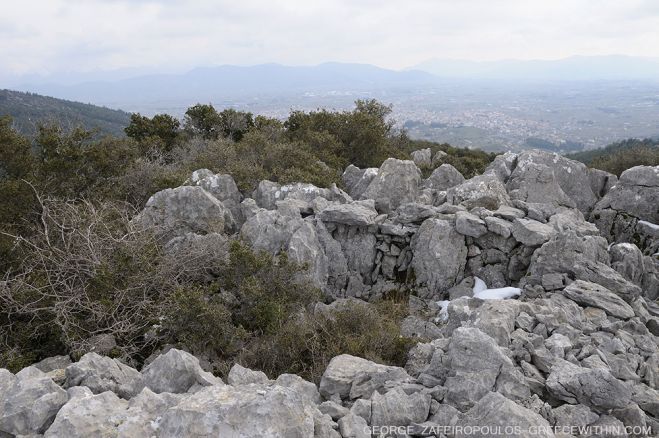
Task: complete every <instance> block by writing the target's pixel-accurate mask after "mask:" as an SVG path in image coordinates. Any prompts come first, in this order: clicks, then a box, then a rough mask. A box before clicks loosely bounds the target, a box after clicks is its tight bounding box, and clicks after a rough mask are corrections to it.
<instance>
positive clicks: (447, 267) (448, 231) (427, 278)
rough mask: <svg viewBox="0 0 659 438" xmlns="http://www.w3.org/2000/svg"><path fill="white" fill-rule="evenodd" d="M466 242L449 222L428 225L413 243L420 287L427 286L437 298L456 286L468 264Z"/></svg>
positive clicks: (422, 225) (414, 263)
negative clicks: (440, 293) (437, 295)
mask: <svg viewBox="0 0 659 438" xmlns="http://www.w3.org/2000/svg"><path fill="white" fill-rule="evenodd" d="M464 239H465V238H464V236H462V235H461V234H459V233H458V232H457V231H456V230H455V228H453V227H452V226H451V224H450V222H448V221H445V220H440V219H427V220H426V221H424V222H423V224H421V227H420V228H419V231H418V232H417V233H416V234H415V235H414V237H413V239H412V243H411V247H412V251H413V252H414V258H413V259H412V267H413V269H414V272H415V275H416V282H417V284H419V285H426V286H427V287H428V288H429V289H430V291H431V292H432V293H433V294H436V293H439V292H442V291H445V290H448V289H449V288H450V287H451V286H453V285H455V284H456V283H457V282H458V281H459V280H460V279H461V277H462V273H463V272H464V267H465V264H466V262H467V246H466V245H465V240H464Z"/></svg>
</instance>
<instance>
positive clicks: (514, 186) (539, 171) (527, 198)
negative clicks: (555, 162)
mask: <svg viewBox="0 0 659 438" xmlns="http://www.w3.org/2000/svg"><path fill="white" fill-rule="evenodd" d="M506 188H507V190H508V193H509V194H510V197H511V198H512V199H513V200H519V201H524V202H532V203H545V204H551V205H554V206H565V207H570V208H574V207H575V203H574V201H573V200H572V199H571V198H570V197H569V196H567V195H566V194H565V192H564V191H563V189H562V188H561V186H560V185H559V184H558V181H557V180H556V177H555V175H554V171H553V170H552V168H550V167H548V166H545V165H544V164H539V163H534V162H526V161H520V162H519V163H518V165H517V167H516V168H515V170H513V172H512V174H511V176H510V179H509V180H508V183H507V184H506Z"/></svg>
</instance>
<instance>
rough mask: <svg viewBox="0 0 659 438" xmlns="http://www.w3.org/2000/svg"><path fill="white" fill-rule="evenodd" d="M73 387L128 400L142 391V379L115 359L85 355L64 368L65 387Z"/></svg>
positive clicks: (137, 372) (140, 375)
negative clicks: (82, 387)
mask: <svg viewBox="0 0 659 438" xmlns="http://www.w3.org/2000/svg"><path fill="white" fill-rule="evenodd" d="M73 386H85V387H87V388H89V389H90V390H91V391H92V393H94V394H100V393H102V392H105V391H112V392H114V393H115V394H117V395H118V396H119V397H122V398H125V399H129V398H131V397H133V396H135V395H137V394H138V393H139V392H140V391H142V388H144V379H143V378H142V374H140V372H139V371H137V370H135V369H133V368H131V367H129V366H127V365H124V364H123V363H121V362H119V361H118V360H117V359H110V358H109V357H107V356H99V355H98V354H96V353H87V354H85V355H84V356H82V357H81V358H80V360H79V361H78V362H76V363H74V364H71V365H70V366H68V367H67V368H66V387H67V388H71V387H73Z"/></svg>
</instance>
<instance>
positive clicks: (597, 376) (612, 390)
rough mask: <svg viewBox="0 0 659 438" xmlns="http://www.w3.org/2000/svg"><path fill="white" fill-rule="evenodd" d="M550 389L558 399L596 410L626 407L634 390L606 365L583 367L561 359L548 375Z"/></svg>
mask: <svg viewBox="0 0 659 438" xmlns="http://www.w3.org/2000/svg"><path fill="white" fill-rule="evenodd" d="M547 389H548V390H549V392H550V393H551V394H552V395H553V396H554V397H556V398H557V399H559V400H563V401H566V402H568V403H571V404H577V403H581V404H584V405H586V406H589V407H591V408H593V409H595V410H596V411H599V412H605V411H607V410H609V409H617V408H624V407H627V406H628V405H629V403H630V401H631V397H632V391H631V389H630V387H629V386H627V385H625V384H624V383H623V382H621V381H620V380H618V379H616V378H615V377H613V375H611V373H610V372H609V371H608V370H606V369H603V368H582V367H579V366H577V365H574V364H572V363H570V362H567V361H563V360H562V361H559V362H558V363H557V364H555V365H554V366H553V367H552V368H551V373H550V374H549V377H547Z"/></svg>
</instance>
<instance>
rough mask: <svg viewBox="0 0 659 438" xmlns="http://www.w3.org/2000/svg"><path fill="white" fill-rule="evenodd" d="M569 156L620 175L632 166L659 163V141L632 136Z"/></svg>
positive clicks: (655, 164)
mask: <svg viewBox="0 0 659 438" xmlns="http://www.w3.org/2000/svg"><path fill="white" fill-rule="evenodd" d="M567 157H568V158H571V159H573V160H579V161H581V162H582V163H585V164H586V165H588V166H590V167H593V168H595V169H600V170H605V171H607V172H610V173H613V174H615V175H617V176H620V174H621V173H622V172H624V171H625V170H627V169H629V168H630V167H634V166H657V165H659V141H657V140H652V139H644V140H639V139H634V138H631V139H628V140H623V141H620V142H617V143H613V144H610V145H608V146H606V147H605V148H602V149H595V150H592V151H586V152H580V153H577V154H571V155H567Z"/></svg>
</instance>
